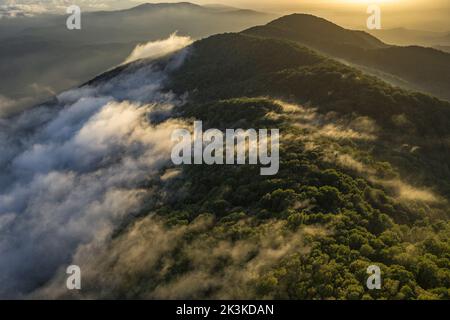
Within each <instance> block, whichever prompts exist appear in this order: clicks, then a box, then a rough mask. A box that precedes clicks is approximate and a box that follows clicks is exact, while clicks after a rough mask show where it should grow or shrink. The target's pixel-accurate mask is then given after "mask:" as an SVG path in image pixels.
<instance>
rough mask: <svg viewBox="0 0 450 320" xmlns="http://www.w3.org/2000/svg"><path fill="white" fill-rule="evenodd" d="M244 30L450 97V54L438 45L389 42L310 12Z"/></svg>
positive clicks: (393, 81) (431, 92)
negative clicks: (294, 43) (435, 46)
mask: <svg viewBox="0 0 450 320" xmlns="http://www.w3.org/2000/svg"><path fill="white" fill-rule="evenodd" d="M243 33H245V34H251V35H256V36H262V37H274V38H279V39H287V40H291V41H295V42H298V43H301V44H303V45H306V46H308V47H310V48H312V49H314V50H318V51H320V52H322V53H325V54H327V55H329V56H331V57H333V58H337V59H342V60H345V61H347V62H348V63H352V64H354V65H355V66H358V67H359V68H361V69H362V70H364V71H366V72H368V73H371V74H374V75H376V76H379V77H381V78H383V79H384V80H387V81H389V82H391V83H393V84H395V85H400V86H403V87H406V88H409V89H413V90H419V91H423V92H428V93H430V94H432V95H435V96H437V97H440V98H443V99H450V54H448V53H444V52H442V51H439V50H436V49H432V48H424V47H419V46H408V47H401V46H394V45H388V44H386V43H384V42H382V41H381V40H379V39H377V38H375V37H374V36H372V35H370V34H369V33H366V32H363V31H354V30H347V29H344V28H342V27H340V26H338V25H335V24H333V23H331V22H329V21H327V20H325V19H322V18H318V17H315V16H312V15H306V14H294V15H290V16H286V17H282V18H279V19H277V20H275V21H272V22H270V23H268V24H267V25H265V26H258V27H253V28H250V29H248V30H246V31H244V32H243Z"/></svg>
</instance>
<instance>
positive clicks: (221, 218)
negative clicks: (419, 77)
mask: <svg viewBox="0 0 450 320" xmlns="http://www.w3.org/2000/svg"><path fill="white" fill-rule="evenodd" d="M161 63H163V62H161ZM115 72H121V71H120V70H116V71H115ZM110 76H111V74H110V75H108V74H107V75H104V76H102V77H99V78H98V79H97V80H96V81H97V82H101V81H108V77H110ZM96 81H94V82H92V83H91V85H95V83H96ZM166 89H167V90H171V91H174V92H175V93H179V94H184V93H186V92H187V93H188V100H187V103H186V104H184V105H183V106H181V107H179V108H178V110H177V117H179V118H180V119H183V120H186V121H188V122H190V121H193V120H195V119H197V120H202V121H203V124H204V130H206V129H208V128H218V129H221V130H224V129H225V128H243V129H245V128H269V129H270V128H279V129H280V133H281V137H280V160H281V163H280V171H279V173H278V174H277V175H275V176H260V175H259V166H254V165H244V166H233V165H226V166H220V165H213V166H207V165H186V166H182V167H173V166H167V167H165V168H163V170H162V171H161V175H160V178H159V179H156V180H155V179H151V180H149V181H148V182H147V183H146V184H145V188H147V189H148V190H152V193H151V194H152V197H151V198H149V199H148V201H147V205H146V207H145V208H143V209H142V211H141V212H139V213H137V214H136V215H135V218H134V219H133V220H130V221H127V222H126V223H124V224H123V226H122V228H121V229H120V230H117V232H116V234H115V236H114V238H113V239H112V241H111V243H110V245H109V246H108V247H107V248H103V250H102V251H101V252H100V253H99V254H98V256H97V257H95V258H93V261H91V265H92V269H89V272H87V274H86V273H85V276H84V277H85V278H84V283H85V286H84V288H83V294H84V295H85V297H86V296H87V297H90V296H92V297H105V298H112V297H116V298H117V297H120V298H142V297H145V298H209V299H211V298H278V299H448V298H449V297H450V290H449V288H450V222H449V217H450V211H449V202H448V201H449V200H450V184H449V181H450V170H449V161H448V160H449V159H450V154H449V151H448V150H449V143H450V140H449V139H450V126H449V124H450V104H449V103H447V102H443V101H440V100H438V99H436V98H433V97H430V96H427V95H423V94H419V93H411V92H407V91H403V90H401V89H396V88H393V87H391V86H389V85H387V84H386V83H384V82H382V81H380V80H378V79H376V78H373V77H368V76H366V75H364V74H363V73H361V72H360V71H358V70H356V69H353V68H351V67H348V66H345V65H343V64H340V63H338V62H336V61H333V60H331V59H328V58H325V57H323V56H321V55H319V54H317V53H314V52H313V51H311V50H310V49H307V48H304V47H301V46H299V45H298V44H296V43H294V42H289V41H284V40H277V39H267V38H260V37H253V36H249V35H243V34H225V35H218V36H214V37H211V38H208V39H205V40H202V41H198V42H196V43H194V45H193V46H192V48H190V54H189V56H188V58H187V60H186V61H185V62H184V64H183V66H182V67H181V68H180V69H178V70H175V71H174V72H173V73H172V74H171V76H170V81H169V82H168V83H167V87H166ZM369 265H378V266H380V267H381V269H382V279H383V284H382V289H381V290H368V289H367V287H366V279H367V276H368V275H367V274H366V269H367V267H368V266H369ZM99 288H101V289H99Z"/></svg>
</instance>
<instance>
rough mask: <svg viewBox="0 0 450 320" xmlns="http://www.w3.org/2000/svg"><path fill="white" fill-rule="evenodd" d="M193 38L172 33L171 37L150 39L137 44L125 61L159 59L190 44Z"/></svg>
mask: <svg viewBox="0 0 450 320" xmlns="http://www.w3.org/2000/svg"><path fill="white" fill-rule="evenodd" d="M192 42H193V40H192V39H191V38H190V37H183V36H178V35H177V33H172V34H171V35H170V37H169V38H167V39H164V40H158V41H150V42H147V43H145V44H139V45H137V46H136V47H135V48H134V49H133V51H132V52H131V54H130V55H129V56H128V58H126V59H125V61H124V63H129V62H132V61H135V60H139V59H157V58H161V57H164V56H166V55H168V54H170V53H173V52H176V51H178V50H180V49H182V48H185V47H187V46H189V45H190V44H191V43H192Z"/></svg>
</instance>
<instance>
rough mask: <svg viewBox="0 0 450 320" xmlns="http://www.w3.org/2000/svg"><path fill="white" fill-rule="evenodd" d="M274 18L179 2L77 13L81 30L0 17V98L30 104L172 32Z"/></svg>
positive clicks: (196, 33) (201, 31) (52, 18)
mask: <svg viewBox="0 0 450 320" xmlns="http://www.w3.org/2000/svg"><path fill="white" fill-rule="evenodd" d="M273 17H274V16H272V15H268V14H265V13H260V12H256V11H251V10H240V9H236V8H215V7H202V6H199V5H195V4H192V3H187V2H182V3H161V4H150V3H149V4H143V5H139V6H137V7H134V8H131V9H126V10H119V11H99V12H86V13H83V12H82V15H81V27H82V29H81V30H68V29H67V28H66V19H67V16H66V15H39V16H36V17H32V18H17V19H2V20H0V47H1V48H2V50H0V74H1V75H2V77H1V79H0V98H1V97H2V96H6V97H7V98H9V99H10V100H11V101H16V102H17V103H18V102H19V101H21V106H20V107H23V105H32V104H33V103H36V102H38V101H39V100H42V99H46V98H47V97H49V96H50V95H52V94H53V93H57V92H60V91H61V90H64V89H67V88H70V87H73V86H76V85H79V84H80V83H82V82H84V81H87V80H89V79H90V78H92V77H94V76H95V75H97V74H99V73H101V72H103V71H104V70H107V69H109V68H111V67H114V66H115V65H117V64H119V63H121V62H122V61H123V60H124V59H125V58H126V57H127V56H128V54H129V53H130V52H131V51H132V49H133V48H134V47H135V46H136V45H137V44H138V43H145V42H148V41H151V40H156V39H161V38H166V37H167V36H169V35H170V34H171V33H173V32H175V31H178V33H179V34H180V35H189V36H191V37H192V38H194V39H195V38H202V37H205V36H208V35H211V34H215V33H220V32H226V31H240V30H242V29H244V28H247V27H249V26H252V25H255V24H261V23H265V22H267V21H270V20H271V19H272V18H273ZM0 100H1V99H0Z"/></svg>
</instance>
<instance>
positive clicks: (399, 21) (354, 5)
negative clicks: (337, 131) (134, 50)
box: [0, 0, 450, 32]
mask: <svg viewBox="0 0 450 320" xmlns="http://www.w3.org/2000/svg"><path fill="white" fill-rule="evenodd" d="M180 1H189V0H160V1H158V0H148V1H145V0H144V1H143V0H0V13H1V6H2V5H5V4H10V5H11V4H13V5H16V6H17V5H19V6H20V5H22V6H26V7H25V9H26V10H29V11H31V12H32V11H35V12H39V11H46V10H47V11H51V10H52V7H58V8H60V10H61V8H65V7H66V6H67V5H69V4H78V5H80V6H81V7H82V8H83V6H84V7H85V8H90V9H91V10H108V9H122V8H127V7H132V6H134V5H137V4H140V3H145V2H180ZM190 2H194V3H197V4H217V3H221V4H223V5H227V6H234V7H239V8H247V9H252V10H259V11H265V12H271V13H277V14H289V13H294V12H303V13H312V14H315V15H318V16H321V17H323V18H326V19H329V20H332V21H333V22H335V23H338V24H340V25H342V26H344V27H350V28H356V29H363V28H365V25H366V20H367V17H368V14H367V13H366V10H367V7H368V6H369V4H373V3H377V4H379V5H380V7H381V10H382V11H381V12H382V22H383V23H382V24H383V28H397V27H406V28H409V29H418V30H430V31H445V32H449V31H450V19H448V17H449V15H450V0H192V1H190ZM22 9H24V7H22Z"/></svg>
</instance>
